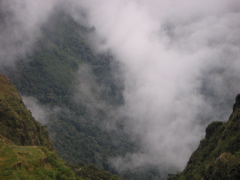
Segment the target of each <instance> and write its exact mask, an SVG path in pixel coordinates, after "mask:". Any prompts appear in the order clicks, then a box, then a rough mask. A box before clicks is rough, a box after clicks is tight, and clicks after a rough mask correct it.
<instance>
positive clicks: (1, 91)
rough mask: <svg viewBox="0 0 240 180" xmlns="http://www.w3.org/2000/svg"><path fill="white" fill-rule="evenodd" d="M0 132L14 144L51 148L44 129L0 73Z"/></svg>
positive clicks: (8, 81)
mask: <svg viewBox="0 0 240 180" xmlns="http://www.w3.org/2000/svg"><path fill="white" fill-rule="evenodd" d="M0 84H1V86H0V117H1V119H0V127H1V128H0V134H1V135H3V136H5V137H6V138H8V139H11V141H13V143H15V144H16V145H41V146H42V145H43V146H47V147H48V148H49V149H53V145H52V142H51V140H50V139H49V137H48V132H47V131H46V129H45V128H44V127H43V126H42V125H41V124H40V123H38V122H36V121H35V120H34V119H33V117H32V115H31V112H30V111H28V110H27V109H26V108H25V105H24V104H23V101H22V99H21V97H20V96H19V94H18V93H17V91H16V89H15V87H14V86H13V84H12V83H11V81H10V80H9V79H8V78H6V77H5V76H3V75H0Z"/></svg>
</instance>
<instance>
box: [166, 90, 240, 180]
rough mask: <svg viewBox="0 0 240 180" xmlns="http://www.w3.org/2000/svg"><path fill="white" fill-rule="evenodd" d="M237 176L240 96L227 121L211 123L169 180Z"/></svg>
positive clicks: (239, 172)
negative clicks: (190, 153) (183, 165)
mask: <svg viewBox="0 0 240 180" xmlns="http://www.w3.org/2000/svg"><path fill="white" fill-rule="evenodd" d="M178 179H179V180H188V179H191V180H199V179H201V180H209V179H211V180H238V179H240V95H238V96H237V97H236V102H235V104H234V106H233V112H232V114H231V116H230V117H229V120H228V121H227V122H217V121H216V122H212V123H211V124H209V125H208V127H207V128H206V136H205V138H204V139H203V140H202V141H201V142H200V145H199V147H198V148H197V150H196V151H195V152H194V153H193V154H192V156H191V157H190V160H189V162H188V164H187V166H186V168H185V169H184V170H183V172H180V173H178V174H177V175H171V176H170V177H169V180H178Z"/></svg>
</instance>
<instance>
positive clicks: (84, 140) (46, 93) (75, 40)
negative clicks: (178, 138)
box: [7, 12, 133, 170]
mask: <svg viewBox="0 0 240 180" xmlns="http://www.w3.org/2000/svg"><path fill="white" fill-rule="evenodd" d="M91 31H92V30H91V29H90V28H86V27H84V26H81V25H79V24H78V23H77V22H76V21H74V19H73V18H71V17H69V16H68V15H66V14H64V12H59V13H56V14H55V15H54V16H53V17H52V18H51V19H50V20H49V22H48V23H46V24H45V25H44V26H43V27H42V33H43V34H42V38H41V39H39V41H38V42H37V43H36V45H35V51H33V52H32V54H30V55H29V56H28V57H27V59H24V61H21V62H19V63H18V64H16V68H15V69H12V70H11V71H10V70H9V71H8V72H7V75H8V76H9V77H10V78H11V79H12V81H13V83H14V85H15V86H16V87H17V89H18V90H19V92H20V93H21V94H23V95H24V96H32V97H35V98H37V99H38V100H39V102H40V103H41V104H42V105H45V106H47V107H49V106H50V107H59V109H61V110H60V111H59V112H58V113H56V114H54V115H53V116H52V117H49V119H48V122H47V124H46V125H47V128H48V130H49V132H50V135H52V136H54V138H53V143H54V145H55V147H56V150H57V151H58V152H59V154H60V156H61V157H62V158H63V159H64V160H66V161H68V162H71V163H75V164H78V163H81V162H84V163H88V164H89V163H94V164H95V165H97V166H98V167H99V168H104V169H107V170H110V165H109V161H108V160H109V158H110V157H113V156H116V155H121V154H124V153H126V152H127V151H129V150H130V151H132V150H133V145H132V143H131V142H130V141H129V139H130V138H128V137H127V135H126V134H124V133H123V132H121V131H117V132H116V131H111V130H110V131H109V130H108V131H107V130H106V129H103V125H101V124H102V122H107V121H110V120H111V118H113V117H110V116H109V114H108V112H109V109H107V108H105V107H104V106H101V107H100V106H99V105H96V104H97V103H99V102H100V103H101V104H107V106H108V107H109V106H111V108H114V107H116V106H118V105H119V104H121V103H122V101H123V99H122V96H121V84H120V83H117V82H116V80H115V79H114V76H112V75H111V74H112V72H111V71H112V70H111V65H110V62H111V61H110V60H111V56H110V55H107V54H98V55H96V54H95V53H94V52H93V51H92V49H91V48H90V46H89V44H88V43H87V41H86V37H87V36H89V35H90V33H91ZM85 67H87V69H89V70H86V68H85ZM81 70H83V72H81ZM85 70H86V73H85V72H84V71H85ZM89 76H90V79H87V78H88V77H89ZM81 83H83V84H84V85H86V86H89V87H90V89H93V92H87V93H90V95H89V94H84V93H82V89H81V88H79V86H80V85H81ZM85 93H86V92H85Z"/></svg>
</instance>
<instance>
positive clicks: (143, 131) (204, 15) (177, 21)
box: [0, 0, 240, 170]
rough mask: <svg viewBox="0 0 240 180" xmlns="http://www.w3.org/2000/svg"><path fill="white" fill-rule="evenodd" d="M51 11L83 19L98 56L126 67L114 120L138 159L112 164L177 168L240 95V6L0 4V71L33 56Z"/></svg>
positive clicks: (187, 1)
mask: <svg viewBox="0 0 240 180" xmlns="http://www.w3.org/2000/svg"><path fill="white" fill-rule="evenodd" d="M57 7H64V9H66V11H68V12H69V13H70V14H71V15H72V16H73V17H74V18H75V19H76V20H78V21H80V22H83V19H82V16H81V15H82V12H84V13H85V15H86V17H85V18H86V19H84V23H85V24H87V25H89V26H94V27H95V38H94V39H93V40H94V46H95V48H96V49H97V51H99V52H104V51H110V52H111V53H112V54H113V56H114V57H115V59H116V60H117V61H119V62H120V63H121V64H122V67H124V68H123V69H122V72H123V74H121V76H122V77H123V79H124V85H125V90H124V98H125V102H126V103H125V105H124V106H123V107H122V108H121V109H120V110H119V113H120V114H121V115H123V116H125V117H127V118H128V119H129V121H128V123H127V124H126V127H125V130H126V132H128V133H129V134H130V135H131V136H132V137H133V139H134V138H137V139H140V141H139V143H140V147H141V150H140V151H141V152H139V153H134V154H131V153H129V154H127V155H126V156H125V157H116V158H115V159H114V160H113V162H114V165H115V166H116V167H118V169H119V168H120V167H125V168H128V167H139V166H142V165H156V166H158V167H159V168H161V169H169V168H175V169H177V170H181V169H183V168H184V167H185V165H186V163H187V161H188V158H189V156H190V155H191V153H192V152H193V150H194V149H196V147H197V145H198V144H199V140H200V139H201V138H203V137H204V133H205V132H204V130H205V127H206V125H207V124H208V123H209V122H211V121H214V120H227V118H228V116H229V115H230V112H231V106H232V104H233V99H234V97H235V95H236V94H237V93H239V91H240V87H239V86H240V83H239V82H240V77H239V65H240V59H239V57H240V31H239V30H240V21H239V19H240V2H239V0H202V1H193V0H181V1H180V0H102V1H97V0H81V1H80V0H79V1H78V0H69V1H61V0H59V1H57V0H51V1H42V0H34V1H33V0H23V1H21V2H20V1H18V0H2V1H1V11H6V9H8V10H9V11H10V12H13V15H12V16H10V17H8V21H6V22H5V25H4V26H3V25H1V26H0V29H2V31H1V32H0V48H1V49H0V58H1V59H0V63H1V65H2V66H1V67H3V66H6V65H7V66H9V65H14V62H16V61H17V60H18V57H19V56H24V55H26V53H29V52H31V48H30V47H32V45H33V44H34V41H35V40H36V39H37V38H38V37H39V36H40V35H41V32H39V27H40V26H41V24H42V23H44V22H45V21H47V19H48V17H49V16H50V15H51V13H52V12H53V11H54V10H55V9H56V8H57ZM19 42H21V43H22V46H21V47H19V46H17V43H19ZM118 72H119V71H118ZM80 92H81V91H80ZM229 101H230V103H229ZM122 164H124V166H122Z"/></svg>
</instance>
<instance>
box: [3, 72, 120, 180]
mask: <svg viewBox="0 0 240 180" xmlns="http://www.w3.org/2000/svg"><path fill="white" fill-rule="evenodd" d="M70 167H71V168H70ZM0 179H72V180H74V179H81V180H88V179H96V180H98V179H113V180H114V179H115V180H119V179H120V178H119V177H118V176H115V175H112V174H111V173H109V172H106V171H103V170H99V169H97V168H96V167H95V166H94V165H84V164H82V165H81V166H76V165H69V167H68V166H67V165H66V163H65V162H64V161H63V160H62V159H61V158H60V157H59V156H58V155H57V153H56V152H55V151H54V148H53V144H52V142H51V140H50V138H49V136H48V132H47V130H46V128H45V127H44V126H42V125H41V124H40V123H38V122H37V121H35V119H34V118H33V117H32V114H31V112H30V111H29V110H27V108H26V107H25V105H24V103H23V101H22V98H21V97H20V96H19V94H18V92H17V90H16V89H15V87H14V86H13V84H12V83H11V81H10V80H9V79H8V78H7V77H5V76H3V75H0Z"/></svg>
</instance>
